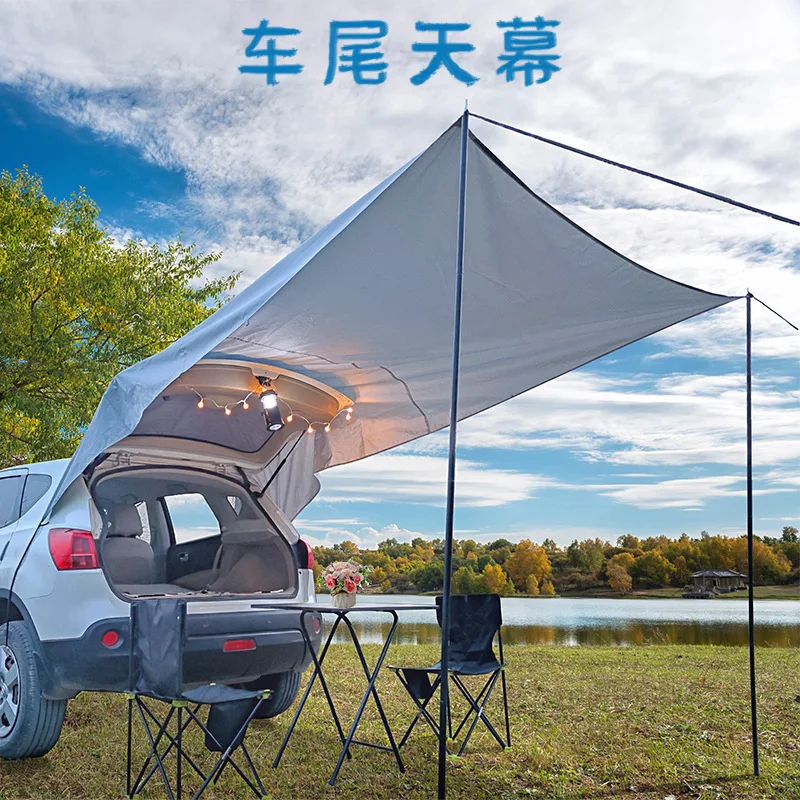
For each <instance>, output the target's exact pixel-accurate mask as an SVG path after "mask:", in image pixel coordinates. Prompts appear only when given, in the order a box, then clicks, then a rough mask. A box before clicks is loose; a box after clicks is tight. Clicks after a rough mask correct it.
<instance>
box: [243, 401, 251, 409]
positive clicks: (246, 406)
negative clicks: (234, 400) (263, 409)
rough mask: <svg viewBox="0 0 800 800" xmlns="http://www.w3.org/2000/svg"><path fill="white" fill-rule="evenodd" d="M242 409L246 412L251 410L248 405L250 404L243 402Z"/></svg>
mask: <svg viewBox="0 0 800 800" xmlns="http://www.w3.org/2000/svg"><path fill="white" fill-rule="evenodd" d="M242 408H243V409H244V410H245V411H247V409H249V408H250V403H248V402H247V400H243V401H242Z"/></svg>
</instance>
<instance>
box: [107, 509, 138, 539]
mask: <svg viewBox="0 0 800 800" xmlns="http://www.w3.org/2000/svg"><path fill="white" fill-rule="evenodd" d="M108 535H109V536H126V537H128V536H141V535H142V518H141V517H140V516H139V512H138V511H137V510H136V506H117V509H116V512H115V514H114V519H113V521H112V522H111V525H110V527H109V531H108Z"/></svg>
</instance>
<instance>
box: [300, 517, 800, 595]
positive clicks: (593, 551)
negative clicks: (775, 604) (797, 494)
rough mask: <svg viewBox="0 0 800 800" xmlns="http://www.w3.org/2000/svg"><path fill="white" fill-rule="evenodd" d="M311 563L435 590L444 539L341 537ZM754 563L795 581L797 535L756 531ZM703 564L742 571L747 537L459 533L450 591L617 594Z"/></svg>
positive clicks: (669, 581) (383, 585) (662, 582)
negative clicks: (360, 542) (516, 538)
mask: <svg viewBox="0 0 800 800" xmlns="http://www.w3.org/2000/svg"><path fill="white" fill-rule="evenodd" d="M314 555H315V557H316V561H317V567H316V569H317V570H321V569H322V568H323V567H324V566H327V565H328V564H329V563H331V562H332V561H343V560H346V559H348V558H354V559H356V560H358V561H361V562H362V563H364V564H367V565H368V566H370V567H371V568H372V574H371V581H372V584H373V585H375V586H377V587H379V589H380V591H382V592H397V593H403V592H438V591H441V589H442V586H443V585H444V542H443V541H442V540H441V539H435V540H433V541H428V540H425V539H422V538H421V537H417V538H415V539H413V540H412V541H411V542H400V541H398V540H397V539H394V538H390V539H386V540H384V541H382V542H381V543H380V544H379V545H378V547H377V548H376V549H375V550H362V549H360V548H359V547H358V546H357V545H356V544H355V543H354V542H351V541H344V542H340V543H338V544H335V545H333V546H332V547H317V548H315V549H314ZM753 568H754V574H755V580H756V583H758V584H774V583H791V582H798V581H800V537H798V534H797V528H795V527H791V526H786V527H785V528H784V529H783V531H782V533H781V535H780V536H779V537H775V538H770V537H763V538H762V539H759V538H756V539H755V540H754V542H753ZM702 569H735V570H737V571H739V572H746V570H747V539H746V538H745V537H734V538H729V537H725V536H712V535H710V534H709V533H707V532H705V531H703V532H702V533H701V535H700V536H699V537H698V538H692V537H690V536H688V535H686V534H683V535H682V536H680V537H679V538H678V539H669V538H667V537H666V536H649V537H647V538H646V539H640V538H638V537H636V536H633V535H631V534H624V535H622V536H620V537H619V538H618V539H617V540H616V544H611V543H609V542H604V541H602V540H600V539H587V540H584V541H582V542H581V541H574V542H572V543H571V544H570V545H568V546H567V547H564V548H562V547H559V546H558V545H557V544H556V543H555V542H554V541H553V540H552V539H546V540H545V541H544V542H543V543H542V544H541V545H539V544H537V543H536V542H534V541H532V540H530V539H523V540H522V541H521V542H518V543H517V544H514V543H513V542H510V541H508V540H507V539H496V540H495V541H493V542H489V543H488V544H482V543H481V542H477V541H475V540H474V539H464V540H460V541H459V540H457V541H456V542H454V546H453V581H452V586H453V592H454V593H456V594H481V593H486V592H492V593H495V592H496V593H497V594H501V595H512V594H525V595H539V596H547V595H553V594H570V593H572V594H574V593H580V592H585V591H592V590H594V591H599V592H603V591H605V592H608V591H609V590H610V591H612V592H614V593H616V594H620V595H624V594H628V593H630V592H633V591H636V590H637V589H645V588H658V587H665V586H670V585H672V586H684V585H686V584H687V583H688V582H690V580H691V579H690V576H691V574H692V573H693V572H695V571H697V570H702Z"/></svg>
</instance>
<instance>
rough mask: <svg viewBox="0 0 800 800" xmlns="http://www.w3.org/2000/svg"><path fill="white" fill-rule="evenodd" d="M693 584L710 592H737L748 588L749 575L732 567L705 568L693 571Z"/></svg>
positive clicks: (691, 577)
mask: <svg viewBox="0 0 800 800" xmlns="http://www.w3.org/2000/svg"><path fill="white" fill-rule="evenodd" d="M689 578H690V579H691V582H692V586H697V587H699V588H701V589H705V590H706V591H708V592H736V591H738V590H739V589H746V588H747V575H742V573H741V572H734V571H733V570H732V569H703V570H700V571H699V572H694V573H692V574H691V575H690V576H689Z"/></svg>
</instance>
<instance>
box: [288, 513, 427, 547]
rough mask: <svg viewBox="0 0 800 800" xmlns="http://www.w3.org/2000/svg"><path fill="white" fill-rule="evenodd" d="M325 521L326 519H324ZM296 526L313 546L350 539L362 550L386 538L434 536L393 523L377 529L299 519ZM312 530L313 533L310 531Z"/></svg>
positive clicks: (398, 539)
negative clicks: (348, 526)
mask: <svg viewBox="0 0 800 800" xmlns="http://www.w3.org/2000/svg"><path fill="white" fill-rule="evenodd" d="M323 522H324V521H323ZM295 526H296V527H297V529H298V530H299V531H300V533H301V535H302V537H303V538H304V539H305V540H306V541H307V542H308V543H309V544H310V545H312V546H314V547H316V546H317V545H324V546H325V547H332V546H333V545H334V544H338V543H340V542H346V541H350V542H353V543H354V544H356V545H358V546H359V547H360V548H361V549H362V550H375V549H376V548H377V546H378V544H379V543H380V542H383V541H385V540H386V539H397V541H399V542H410V541H411V540H412V539H416V538H418V537H421V538H423V539H431V538H434V537H433V536H431V534H425V533H420V532H418V531H410V530H408V529H406V528H401V527H400V526H399V525H395V524H394V523H391V524H389V525H384V526H383V527H382V528H380V529H377V528H373V527H370V526H369V525H364V526H362V527H356V528H355V530H354V529H353V528H337V527H326V526H325V525H324V524H322V523H321V522H320V521H318V520H311V521H308V522H305V521H303V520H298V521H297V522H295ZM308 531H312V532H313V533H308Z"/></svg>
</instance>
